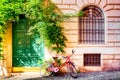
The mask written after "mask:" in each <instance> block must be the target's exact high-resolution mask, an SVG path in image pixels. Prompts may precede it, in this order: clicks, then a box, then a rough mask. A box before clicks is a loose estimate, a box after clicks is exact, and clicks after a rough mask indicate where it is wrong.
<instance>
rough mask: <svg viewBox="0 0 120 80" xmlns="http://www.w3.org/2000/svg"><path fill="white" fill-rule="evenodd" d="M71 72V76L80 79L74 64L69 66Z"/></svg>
mask: <svg viewBox="0 0 120 80" xmlns="http://www.w3.org/2000/svg"><path fill="white" fill-rule="evenodd" d="M69 72H70V75H71V76H72V77H73V78H77V77H78V72H77V69H76V67H75V66H74V65H73V64H69Z"/></svg>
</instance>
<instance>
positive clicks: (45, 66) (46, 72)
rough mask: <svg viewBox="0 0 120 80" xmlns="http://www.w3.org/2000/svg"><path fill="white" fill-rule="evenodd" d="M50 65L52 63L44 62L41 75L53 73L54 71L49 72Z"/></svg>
mask: <svg viewBox="0 0 120 80" xmlns="http://www.w3.org/2000/svg"><path fill="white" fill-rule="evenodd" d="M48 67H50V64H47V63H43V64H42V65H41V66H40V75H41V76H44V77H47V76H50V75H51V74H52V72H49V71H48V70H47V68H48Z"/></svg>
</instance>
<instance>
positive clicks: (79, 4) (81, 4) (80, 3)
mask: <svg viewBox="0 0 120 80" xmlns="http://www.w3.org/2000/svg"><path fill="white" fill-rule="evenodd" d="M77 5H78V6H79V8H81V7H82V6H83V5H84V3H83V1H82V0H77Z"/></svg>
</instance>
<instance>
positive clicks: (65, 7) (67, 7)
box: [57, 5, 70, 9]
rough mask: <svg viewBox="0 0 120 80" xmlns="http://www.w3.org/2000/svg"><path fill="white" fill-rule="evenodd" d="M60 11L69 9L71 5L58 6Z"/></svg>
mask: <svg viewBox="0 0 120 80" xmlns="http://www.w3.org/2000/svg"><path fill="white" fill-rule="evenodd" d="M57 6H58V7H59V8H60V9H69V8H70V6H69V5H57Z"/></svg>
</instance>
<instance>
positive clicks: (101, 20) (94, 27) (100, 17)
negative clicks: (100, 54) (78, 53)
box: [78, 5, 105, 44]
mask: <svg viewBox="0 0 120 80" xmlns="http://www.w3.org/2000/svg"><path fill="white" fill-rule="evenodd" d="M81 11H83V12H84V15H83V16H82V17H79V28H78V29H79V33H78V34H79V37H78V39H79V40H78V42H79V43H81V44H104V43H105V17H104V14H103V11H102V10H101V9H100V8H99V7H97V6H94V5H89V6H86V7H85V8H83V9H82V10H81Z"/></svg>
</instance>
